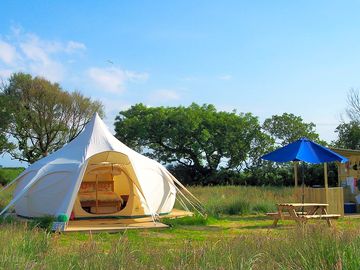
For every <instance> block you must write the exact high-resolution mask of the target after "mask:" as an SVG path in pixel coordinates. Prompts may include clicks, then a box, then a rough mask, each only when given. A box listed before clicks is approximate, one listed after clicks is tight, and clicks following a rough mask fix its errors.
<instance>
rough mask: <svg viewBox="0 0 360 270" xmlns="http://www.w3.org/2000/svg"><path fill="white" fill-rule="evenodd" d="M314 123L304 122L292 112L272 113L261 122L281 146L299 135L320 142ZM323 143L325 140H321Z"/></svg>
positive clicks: (298, 137)
mask: <svg viewBox="0 0 360 270" xmlns="http://www.w3.org/2000/svg"><path fill="white" fill-rule="evenodd" d="M315 127H316V126H315V124H314V123H311V122H310V123H305V122H304V121H303V119H302V118H301V117H300V116H296V115H294V114H292V113H283V114H282V115H273V116H272V117H270V118H268V119H266V120H265V121H264V123H263V126H262V128H263V130H264V131H265V133H266V134H268V135H270V136H271V137H272V138H273V139H274V140H275V142H276V143H277V144H279V145H281V146H283V145H286V144H288V143H291V142H293V141H295V140H298V139H300V138H301V137H307V138H308V139H310V140H313V141H316V142H321V141H320V139H319V135H318V134H317V133H316V131H315ZM321 143H322V144H325V142H321Z"/></svg>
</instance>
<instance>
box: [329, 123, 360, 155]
mask: <svg viewBox="0 0 360 270" xmlns="http://www.w3.org/2000/svg"><path fill="white" fill-rule="evenodd" d="M335 132H336V133H337V135H338V138H337V140H336V141H335V142H333V144H334V146H335V147H339V148H345V149H355V150H360V122H355V121H351V122H349V123H341V124H340V125H338V126H337V128H336V130H335Z"/></svg>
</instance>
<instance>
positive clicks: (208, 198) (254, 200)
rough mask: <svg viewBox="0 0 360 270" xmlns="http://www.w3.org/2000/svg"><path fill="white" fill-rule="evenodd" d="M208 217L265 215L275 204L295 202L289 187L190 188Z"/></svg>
mask: <svg viewBox="0 0 360 270" xmlns="http://www.w3.org/2000/svg"><path fill="white" fill-rule="evenodd" d="M189 190H190V191H191V192H192V193H193V194H194V195H195V196H196V197H197V198H198V199H199V200H200V202H202V204H203V205H204V207H205V209H206V211H207V213H208V214H209V215H212V216H215V217H219V216H221V215H239V214H240V215H241V214H256V213H266V212H271V211H274V210H275V204H276V203H279V202H290V201H293V200H295V197H294V189H293V188H289V187H283V188H278V187H276V188H275V187H245V186H216V187H190V188H189Z"/></svg>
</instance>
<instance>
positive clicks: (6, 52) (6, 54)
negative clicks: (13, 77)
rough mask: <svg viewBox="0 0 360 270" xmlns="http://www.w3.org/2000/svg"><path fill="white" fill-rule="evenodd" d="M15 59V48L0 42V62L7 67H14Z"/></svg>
mask: <svg viewBox="0 0 360 270" xmlns="http://www.w3.org/2000/svg"><path fill="white" fill-rule="evenodd" d="M17 58H18V56H17V52H16V48H15V47H14V46H12V45H11V44H9V43H7V42H5V41H2V40H0V60H1V61H2V62H4V63H5V64H7V65H14V64H15V62H16V60H17Z"/></svg>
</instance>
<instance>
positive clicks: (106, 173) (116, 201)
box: [72, 151, 144, 218]
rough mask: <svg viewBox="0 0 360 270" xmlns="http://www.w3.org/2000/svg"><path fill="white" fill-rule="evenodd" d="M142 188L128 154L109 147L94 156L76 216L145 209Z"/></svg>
mask: <svg viewBox="0 0 360 270" xmlns="http://www.w3.org/2000/svg"><path fill="white" fill-rule="evenodd" d="M140 198H141V188H140V186H139V184H138V181H137V178H136V174H135V173H134V169H133V167H132V165H131V162H130V161H129V159H128V157H127V156H126V155H124V154H122V153H119V152H114V151H107V152H102V153H99V154H96V155H94V156H92V157H91V158H90V159H89V161H88V163H87V167H86V170H85V173H84V176H83V178H82V181H81V184H80V187H79V191H78V194H77V197H76V200H75V203H74V208H73V211H72V215H73V217H74V218H79V217H94V216H132V215H134V214H135V215H139V214H143V213H144V209H143V208H142V207H141V200H140Z"/></svg>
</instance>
